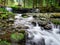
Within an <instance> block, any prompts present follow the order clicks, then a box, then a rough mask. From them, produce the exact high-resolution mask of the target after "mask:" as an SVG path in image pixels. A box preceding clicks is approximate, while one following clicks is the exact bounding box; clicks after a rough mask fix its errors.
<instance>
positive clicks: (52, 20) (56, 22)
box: [51, 19, 60, 25]
mask: <svg viewBox="0 0 60 45" xmlns="http://www.w3.org/2000/svg"><path fill="white" fill-rule="evenodd" d="M51 22H52V23H54V24H56V25H60V19H51Z"/></svg>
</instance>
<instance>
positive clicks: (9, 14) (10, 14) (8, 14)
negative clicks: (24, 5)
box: [0, 12, 15, 19]
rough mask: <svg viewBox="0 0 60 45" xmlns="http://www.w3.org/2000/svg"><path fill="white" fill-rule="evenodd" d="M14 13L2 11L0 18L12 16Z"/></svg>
mask: <svg viewBox="0 0 60 45" xmlns="http://www.w3.org/2000/svg"><path fill="white" fill-rule="evenodd" d="M14 15H15V14H13V13H12V12H6V13H4V12H3V14H0V19H3V18H4V19H8V18H10V17H11V18H14Z"/></svg>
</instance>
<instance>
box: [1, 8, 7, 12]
mask: <svg viewBox="0 0 60 45" xmlns="http://www.w3.org/2000/svg"><path fill="white" fill-rule="evenodd" d="M0 12H8V11H7V10H6V9H5V8H0Z"/></svg>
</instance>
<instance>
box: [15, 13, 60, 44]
mask: <svg viewBox="0 0 60 45" xmlns="http://www.w3.org/2000/svg"><path fill="white" fill-rule="evenodd" d="M21 15H22V14H17V15H16V16H15V22H14V27H18V26H28V27H29V28H28V29H26V30H25V31H26V33H27V34H28V35H27V36H26V45H60V26H59V25H58V26H56V25H54V24H52V23H51V26H52V29H51V30H46V29H42V27H41V26H39V24H38V22H37V20H35V19H34V18H33V16H32V15H30V16H29V17H27V18H23V17H22V16H21ZM34 20H35V22H36V25H35V26H34V25H33V24H32V23H31V22H33V21H34Z"/></svg>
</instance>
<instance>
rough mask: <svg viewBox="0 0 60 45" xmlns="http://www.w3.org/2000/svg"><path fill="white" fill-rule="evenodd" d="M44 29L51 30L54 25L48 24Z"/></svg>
mask: <svg viewBox="0 0 60 45" xmlns="http://www.w3.org/2000/svg"><path fill="white" fill-rule="evenodd" d="M44 29H47V30H50V29H52V26H51V24H47V25H46V26H44Z"/></svg>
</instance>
